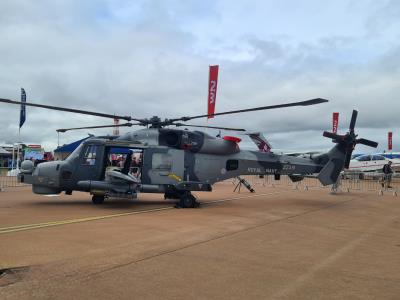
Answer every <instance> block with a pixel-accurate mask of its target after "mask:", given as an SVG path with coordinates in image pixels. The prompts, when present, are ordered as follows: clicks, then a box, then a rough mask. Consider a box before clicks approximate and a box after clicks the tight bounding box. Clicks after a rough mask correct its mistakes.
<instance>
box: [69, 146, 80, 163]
mask: <svg viewBox="0 0 400 300" xmlns="http://www.w3.org/2000/svg"><path fill="white" fill-rule="evenodd" d="M82 147H83V145H82V144H80V145H79V146H78V148H76V149H75V150H74V151H73V152H72V153H71V154H70V155H68V157H67V158H66V159H65V160H66V161H71V160H75V159H76V158H78V157H79V154H80V153H81V150H82Z"/></svg>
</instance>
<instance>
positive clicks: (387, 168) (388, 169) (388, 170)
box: [382, 161, 393, 188]
mask: <svg viewBox="0 0 400 300" xmlns="http://www.w3.org/2000/svg"><path fill="white" fill-rule="evenodd" d="M383 174H384V175H383V182H382V187H386V188H391V186H390V183H391V182H392V174H393V169H392V162H391V161H388V163H387V164H385V165H384V166H383Z"/></svg>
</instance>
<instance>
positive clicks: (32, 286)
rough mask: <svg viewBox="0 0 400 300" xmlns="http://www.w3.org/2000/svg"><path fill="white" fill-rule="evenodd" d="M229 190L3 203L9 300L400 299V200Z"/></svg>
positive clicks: (5, 195) (1, 198)
mask: <svg viewBox="0 0 400 300" xmlns="http://www.w3.org/2000/svg"><path fill="white" fill-rule="evenodd" d="M232 190H233V185H231V184H227V183H224V184H218V185H216V186H215V190H214V192H212V193H197V194H196V195H197V196H198V198H199V199H200V201H201V202H202V203H203V205H202V206H201V207H200V208H199V209H174V208H173V202H165V201H164V200H162V195H155V194H145V195H140V196H141V199H142V200H141V201H136V202H134V201H123V200H118V201H117V200H115V201H108V202H107V203H105V204H104V205H102V206H93V205H92V204H91V201H90V197H89V195H88V194H84V193H74V194H73V195H72V196H65V195H63V196H60V197H45V196H39V195H34V194H32V193H31V192H30V189H29V188H27V187H23V188H21V187H19V188H9V189H6V191H5V192H0V269H2V271H0V299H400V217H399V216H400V198H398V197H394V196H393V195H392V194H390V193H387V194H385V195H384V196H378V195H377V193H374V192H352V193H342V194H336V195H331V194H329V190H327V189H310V190H308V191H304V190H293V189H291V188H290V187H279V186H277V187H262V186H256V193H255V194H250V193H249V192H247V191H243V190H242V193H241V194H237V193H233V192H232Z"/></svg>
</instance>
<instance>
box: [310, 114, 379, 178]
mask: <svg viewBox="0 0 400 300" xmlns="http://www.w3.org/2000/svg"><path fill="white" fill-rule="evenodd" d="M357 114H358V112H357V111H356V110H353V114H352V116H351V121H350V127H349V132H347V133H346V134H345V135H339V134H336V133H332V132H327V131H324V134H323V136H324V137H327V138H331V139H332V140H333V141H334V142H335V143H337V145H336V146H335V147H333V148H332V149H331V150H330V151H329V152H328V153H326V154H323V155H320V156H317V157H315V159H314V161H315V162H316V163H318V164H324V167H323V168H322V170H321V171H320V172H319V174H318V179H319V181H320V182H321V183H322V184H323V185H328V184H333V183H335V182H336V181H337V179H338V177H339V175H340V172H341V171H342V170H343V168H349V164H350V159H351V154H352V153H353V150H354V148H355V146H356V145H357V144H363V145H366V146H370V147H374V148H376V147H378V143H376V142H374V141H370V140H366V139H357V135H356V134H355V133H354V127H355V125H356V121H357Z"/></svg>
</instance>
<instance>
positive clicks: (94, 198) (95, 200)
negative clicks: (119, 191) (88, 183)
mask: <svg viewBox="0 0 400 300" xmlns="http://www.w3.org/2000/svg"><path fill="white" fill-rule="evenodd" d="M92 202H93V204H95V205H98V204H103V203H104V195H93V196H92Z"/></svg>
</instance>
